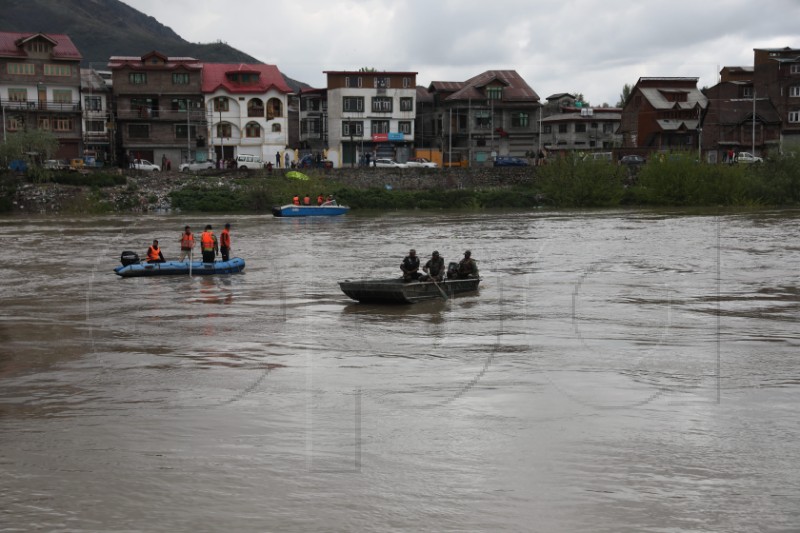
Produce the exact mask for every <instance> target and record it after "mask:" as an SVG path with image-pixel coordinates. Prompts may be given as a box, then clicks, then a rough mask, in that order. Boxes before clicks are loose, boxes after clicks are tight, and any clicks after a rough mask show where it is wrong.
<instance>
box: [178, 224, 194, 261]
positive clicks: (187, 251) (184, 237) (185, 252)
mask: <svg viewBox="0 0 800 533" xmlns="http://www.w3.org/2000/svg"><path fill="white" fill-rule="evenodd" d="M193 248H194V235H193V234H192V229H191V228H190V227H189V226H186V227H185V228H183V233H182V234H181V257H180V259H178V261H180V262H181V263H183V261H184V259H186V258H187V257H188V258H189V259H190V260H191V258H192V249H193Z"/></svg>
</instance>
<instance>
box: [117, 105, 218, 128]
mask: <svg viewBox="0 0 800 533" xmlns="http://www.w3.org/2000/svg"><path fill="white" fill-rule="evenodd" d="M117 117H118V118H119V119H121V120H136V119H142V120H151V119H159V120H165V121H175V122H185V121H186V111H181V110H173V109H158V108H151V107H141V108H137V109H120V110H118V111H117ZM206 119H207V118H206V113H205V111H203V110H202V109H197V110H192V111H190V112H189V121H190V122H194V123H195V124H196V123H197V122H205V121H206Z"/></svg>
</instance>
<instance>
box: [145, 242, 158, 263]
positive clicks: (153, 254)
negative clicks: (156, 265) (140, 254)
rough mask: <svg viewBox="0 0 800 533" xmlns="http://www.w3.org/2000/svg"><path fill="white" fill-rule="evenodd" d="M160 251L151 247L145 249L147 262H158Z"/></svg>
mask: <svg viewBox="0 0 800 533" xmlns="http://www.w3.org/2000/svg"><path fill="white" fill-rule="evenodd" d="M160 251H161V250H160V249H159V248H154V247H153V246H152V245H151V246H150V248H148V249H147V260H148V261H158V260H160V259H161V256H160V254H159V252H160Z"/></svg>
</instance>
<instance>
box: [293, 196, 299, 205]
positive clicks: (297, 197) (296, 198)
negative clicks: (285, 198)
mask: <svg viewBox="0 0 800 533" xmlns="http://www.w3.org/2000/svg"><path fill="white" fill-rule="evenodd" d="M292 203H293V204H294V205H300V195H299V194H295V195H294V198H292Z"/></svg>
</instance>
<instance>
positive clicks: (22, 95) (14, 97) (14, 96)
mask: <svg viewBox="0 0 800 533" xmlns="http://www.w3.org/2000/svg"><path fill="white" fill-rule="evenodd" d="M8 99H9V100H11V101H12V102H27V101H28V89H9V90H8Z"/></svg>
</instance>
